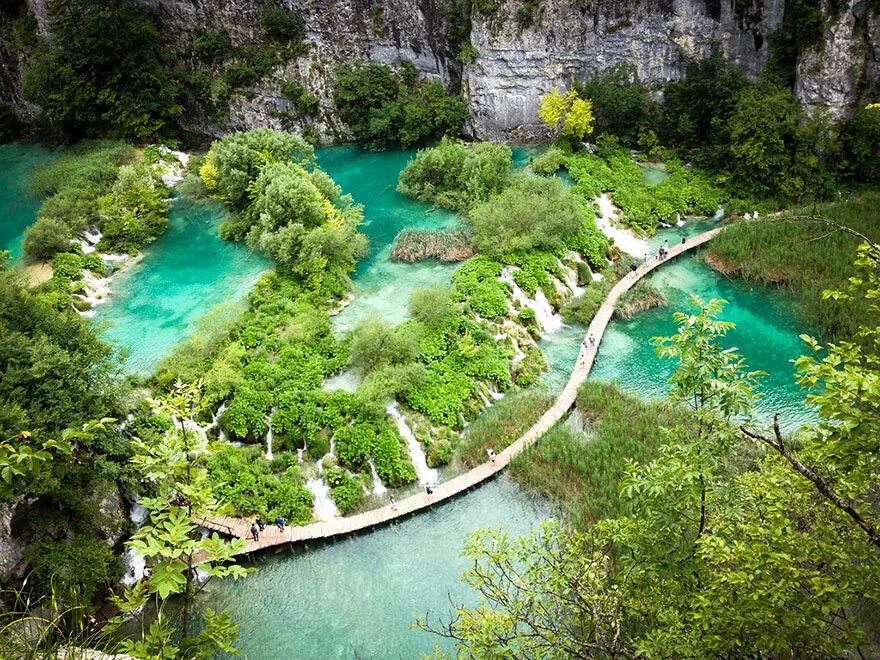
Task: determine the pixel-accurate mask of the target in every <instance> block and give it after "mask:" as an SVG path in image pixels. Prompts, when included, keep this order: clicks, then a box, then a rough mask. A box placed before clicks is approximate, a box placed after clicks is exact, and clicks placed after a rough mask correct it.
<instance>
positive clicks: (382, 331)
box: [349, 319, 418, 374]
mask: <svg viewBox="0 0 880 660" xmlns="http://www.w3.org/2000/svg"><path fill="white" fill-rule="evenodd" d="M417 342H418V338H417V337H416V336H415V334H413V332H412V331H411V329H407V328H406V327H405V326H402V327H398V328H392V327H391V326H390V325H389V324H387V323H385V322H383V321H380V320H376V319H366V320H364V321H362V322H361V323H359V324H358V325H357V327H356V328H355V329H354V330H352V332H351V338H350V344H349V353H350V355H351V358H350V359H351V366H352V367H354V368H355V369H357V370H358V371H360V372H361V373H363V374H369V373H370V372H371V371H373V370H375V369H377V368H379V367H383V366H386V365H393V364H404V363H406V362H411V361H412V360H414V359H415V357H416V355H417V354H418V343H417Z"/></svg>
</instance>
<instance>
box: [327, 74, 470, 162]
mask: <svg viewBox="0 0 880 660" xmlns="http://www.w3.org/2000/svg"><path fill="white" fill-rule="evenodd" d="M333 99H334V102H335V104H336V110H337V112H338V113H339V117H340V118H341V119H342V120H343V121H344V122H345V123H346V124H348V127H349V128H350V129H351V132H352V134H353V135H354V137H355V139H356V140H357V141H358V142H361V143H362V144H363V145H364V146H365V147H367V148H368V149H374V150H380V149H385V148H386V147H387V146H388V145H389V144H395V143H397V144H401V145H402V146H404V147H407V146H411V145H414V144H418V143H419V142H421V141H422V140H425V139H427V138H430V137H440V136H443V135H447V134H456V133H458V132H459V131H460V130H461V126H462V124H463V123H464V121H465V119H467V106H466V105H465V104H464V102H463V101H462V100H461V99H459V98H456V97H455V96H452V95H450V94H448V93H447V92H446V91H445V90H444V89H443V86H442V85H441V84H440V83H439V82H437V81H428V80H420V79H419V77H418V72H417V71H416V69H415V68H414V67H413V66H412V65H409V64H405V65H402V66H401V67H398V68H392V67H389V66H386V65H383V64H375V63H363V62H357V63H354V64H347V65H343V66H340V67H339V68H338V70H337V73H336V89H335V92H334V96H333Z"/></svg>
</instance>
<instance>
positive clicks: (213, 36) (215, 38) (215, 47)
mask: <svg viewBox="0 0 880 660" xmlns="http://www.w3.org/2000/svg"><path fill="white" fill-rule="evenodd" d="M193 52H194V53H195V55H196V57H198V58H200V59H202V60H205V61H207V62H218V61H221V60H224V59H226V58H227V57H228V56H229V55H230V54H231V53H232V41H231V40H230V39H229V32H228V31H227V30H203V31H201V32H199V33H198V34H197V35H196V38H195V39H193Z"/></svg>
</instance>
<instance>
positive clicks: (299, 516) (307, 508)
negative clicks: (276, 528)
mask: <svg viewBox="0 0 880 660" xmlns="http://www.w3.org/2000/svg"><path fill="white" fill-rule="evenodd" d="M208 479H209V481H210V483H211V485H212V487H213V489H214V492H215V493H216V495H217V497H218V498H220V499H221V500H222V501H223V502H225V503H226V504H228V505H230V506H231V507H232V508H233V509H234V512H235V514H236V515H243V516H252V515H255V514H256V515H260V516H262V517H263V519H264V520H266V521H273V520H275V518H276V517H278V516H281V518H283V519H284V521H285V522H286V523H287V524H289V525H305V524H307V523H309V522H311V520H312V494H311V492H309V490H308V489H307V488H306V487H305V485H304V480H303V476H302V473H301V472H300V469H299V467H298V466H297V465H296V456H295V455H294V454H285V455H279V456H277V457H276V459H275V460H274V461H273V462H272V463H271V464H270V463H269V462H268V461H266V460H264V459H263V458H261V456H260V452H259V450H258V449H257V448H255V447H252V448H248V447H242V448H238V447H225V448H224V449H222V450H220V451H219V452H216V453H215V454H213V455H212V456H211V457H210V458H209V460H208Z"/></svg>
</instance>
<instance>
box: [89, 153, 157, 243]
mask: <svg viewBox="0 0 880 660" xmlns="http://www.w3.org/2000/svg"><path fill="white" fill-rule="evenodd" d="M165 191H166V189H165V188H164V187H160V186H158V185H157V184H156V181H155V179H154V178H153V175H152V174H151V172H150V170H149V166H148V165H147V164H146V163H144V162H139V163H136V164H134V165H123V166H122V167H120V168H119V173H118V174H117V177H116V182H115V183H114V184H113V187H112V188H111V189H110V192H109V193H108V194H107V195H103V196H101V197H99V198H98V200H97V206H98V217H99V218H100V226H101V230H102V232H103V239H102V243H104V242H106V244H107V245H108V246H110V247H112V248H113V249H116V250H124V251H128V252H132V251H136V250H137V249H138V248H139V247H140V246H142V245H144V244H146V243H151V242H152V241H154V240H156V238H157V237H158V236H159V235H160V234H161V233H162V232H163V231H164V230H165V226H166V225H167V224H168V216H167V213H168V207H169V205H168V202H167V201H166V200H165Z"/></svg>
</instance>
